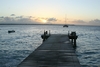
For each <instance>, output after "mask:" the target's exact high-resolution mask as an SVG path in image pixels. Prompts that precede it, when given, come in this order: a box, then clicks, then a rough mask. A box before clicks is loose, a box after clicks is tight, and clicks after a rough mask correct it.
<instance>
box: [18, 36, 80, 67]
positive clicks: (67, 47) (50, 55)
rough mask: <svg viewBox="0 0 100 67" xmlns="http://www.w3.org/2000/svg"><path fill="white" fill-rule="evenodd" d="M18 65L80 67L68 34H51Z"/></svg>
mask: <svg viewBox="0 0 100 67" xmlns="http://www.w3.org/2000/svg"><path fill="white" fill-rule="evenodd" d="M18 67H81V65H80V63H79V60H78V59H77V56H76V54H75V50H74V48H73V45H72V43H71V42H70V40H69V37H68V35H65V34H51V35H50V37H49V38H48V39H47V40H45V41H44V42H43V43H42V44H41V45H40V46H39V47H38V48H37V49H36V50H35V51H33V53H31V54H30V55H29V56H28V57H27V58H26V59H24V60H23V61H22V62H21V63H20V64H19V65H18Z"/></svg>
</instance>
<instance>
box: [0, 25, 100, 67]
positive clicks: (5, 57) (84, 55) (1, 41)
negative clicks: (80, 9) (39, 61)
mask: <svg viewBox="0 0 100 67" xmlns="http://www.w3.org/2000/svg"><path fill="white" fill-rule="evenodd" d="M8 30H15V33H10V34H9V33H8ZM44 30H47V31H49V30H50V32H51V34H58V33H59V34H68V31H69V32H71V31H76V33H77V35H78V39H77V48H76V54H77V57H78V59H79V61H80V64H81V65H82V66H83V67H100V27H99V26H69V27H68V28H63V26H57V25H56V26H54V25H51V26H50V25H0V67H16V66H17V65H18V64H19V63H20V62H21V61H23V59H25V58H26V57H27V56H28V55H29V54H30V53H31V52H33V51H34V50H35V49H36V48H37V47H38V46H39V45H41V43H42V39H41V34H43V32H44Z"/></svg>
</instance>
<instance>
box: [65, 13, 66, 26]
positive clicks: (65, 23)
mask: <svg viewBox="0 0 100 67" xmlns="http://www.w3.org/2000/svg"><path fill="white" fill-rule="evenodd" d="M65 24H66V14H65Z"/></svg>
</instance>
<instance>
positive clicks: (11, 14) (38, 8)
mask: <svg viewBox="0 0 100 67" xmlns="http://www.w3.org/2000/svg"><path fill="white" fill-rule="evenodd" d="M99 14H100V0H0V24H65V23H66V24H77V25H100V15H99Z"/></svg>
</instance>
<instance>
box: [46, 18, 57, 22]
mask: <svg viewBox="0 0 100 67" xmlns="http://www.w3.org/2000/svg"><path fill="white" fill-rule="evenodd" d="M47 21H49V22H51V21H57V19H56V18H47Z"/></svg>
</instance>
